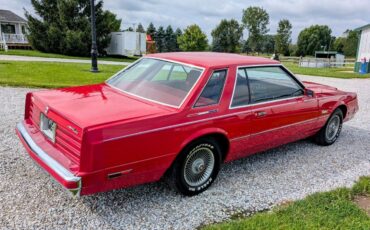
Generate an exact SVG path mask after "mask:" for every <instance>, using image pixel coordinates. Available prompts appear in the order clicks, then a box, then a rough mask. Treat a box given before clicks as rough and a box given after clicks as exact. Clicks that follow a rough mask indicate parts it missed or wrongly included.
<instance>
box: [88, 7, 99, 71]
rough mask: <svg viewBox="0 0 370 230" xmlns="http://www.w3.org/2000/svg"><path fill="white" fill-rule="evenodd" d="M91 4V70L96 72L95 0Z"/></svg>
mask: <svg viewBox="0 0 370 230" xmlns="http://www.w3.org/2000/svg"><path fill="white" fill-rule="evenodd" d="M90 5H91V39H92V43H91V70H90V71H91V72H93V73H96V72H99V70H98V47H97V45H96V25H95V0H90Z"/></svg>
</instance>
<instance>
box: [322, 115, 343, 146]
mask: <svg viewBox="0 0 370 230" xmlns="http://www.w3.org/2000/svg"><path fill="white" fill-rule="evenodd" d="M339 127H340V118H339V116H334V117H332V118H331V119H330V121H329V124H328V127H327V129H326V132H325V135H326V138H327V139H328V140H333V139H334V138H335V136H336V135H337V134H338V131H339Z"/></svg>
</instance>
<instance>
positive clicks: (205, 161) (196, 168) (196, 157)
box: [184, 147, 215, 187]
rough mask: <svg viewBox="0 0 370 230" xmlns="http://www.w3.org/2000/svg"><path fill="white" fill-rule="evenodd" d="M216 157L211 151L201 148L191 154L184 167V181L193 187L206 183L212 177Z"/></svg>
mask: <svg viewBox="0 0 370 230" xmlns="http://www.w3.org/2000/svg"><path fill="white" fill-rule="evenodd" d="M214 167H215V157H214V155H213V152H212V150H211V149H209V148H207V147H201V148H198V149H196V150H193V151H191V152H190V154H189V155H188V157H187V158H186V161H185V165H184V179H185V181H186V183H187V184H188V185H190V186H193V187H198V186H200V185H202V184H203V183H205V182H206V181H207V180H208V179H209V177H210V176H211V175H212V172H213V169H214Z"/></svg>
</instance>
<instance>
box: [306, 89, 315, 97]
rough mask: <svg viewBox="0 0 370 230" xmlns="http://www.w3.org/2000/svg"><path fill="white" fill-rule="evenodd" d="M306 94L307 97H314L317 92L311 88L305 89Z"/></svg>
mask: <svg viewBox="0 0 370 230" xmlns="http://www.w3.org/2000/svg"><path fill="white" fill-rule="evenodd" d="M304 94H305V95H306V96H307V97H314V96H315V93H314V92H313V91H312V90H310V89H305V90H304Z"/></svg>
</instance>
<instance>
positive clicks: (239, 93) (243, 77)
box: [231, 69, 250, 107]
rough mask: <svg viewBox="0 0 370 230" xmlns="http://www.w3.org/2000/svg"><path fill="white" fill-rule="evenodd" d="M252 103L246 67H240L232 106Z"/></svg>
mask: <svg viewBox="0 0 370 230" xmlns="http://www.w3.org/2000/svg"><path fill="white" fill-rule="evenodd" d="M249 103H250V93H249V83H248V78H247V73H246V70H245V69H238V74H237V76H236V83H235V88H234V94H233V99H232V103H231V107H237V106H243V105H248V104H249Z"/></svg>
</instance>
